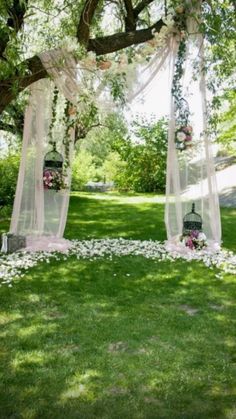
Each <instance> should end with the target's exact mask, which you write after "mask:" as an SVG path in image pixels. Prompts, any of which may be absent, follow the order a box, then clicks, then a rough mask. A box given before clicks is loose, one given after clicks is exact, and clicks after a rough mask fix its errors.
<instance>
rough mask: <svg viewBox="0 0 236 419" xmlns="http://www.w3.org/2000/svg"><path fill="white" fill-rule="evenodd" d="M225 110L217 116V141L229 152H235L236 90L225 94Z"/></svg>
mask: <svg viewBox="0 0 236 419" xmlns="http://www.w3.org/2000/svg"><path fill="white" fill-rule="evenodd" d="M225 99H226V101H227V110H226V111H225V112H222V114H221V115H220V118H219V131H220V133H219V136H218V139H217V140H218V142H219V143H220V144H221V145H222V146H223V147H224V148H225V149H226V150H227V151H229V152H230V153H232V154H235V153H236V91H235V90H231V91H229V92H227V94H226V95H225Z"/></svg>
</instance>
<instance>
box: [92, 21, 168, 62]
mask: <svg viewBox="0 0 236 419" xmlns="http://www.w3.org/2000/svg"><path fill="white" fill-rule="evenodd" d="M163 26H164V22H163V21H162V20H159V21H158V22H157V23H155V24H154V25H152V26H151V27H150V28H147V29H140V30H137V31H132V32H121V33H116V34H114V35H109V36H104V37H101V38H95V39H90V40H89V43H88V51H94V52H95V53H96V54H97V55H103V54H109V53H111V52H115V51H119V50H120V49H123V48H127V47H129V46H131V45H137V44H141V43H143V42H146V41H149V40H151V39H152V38H153V34H152V30H153V29H155V30H156V31H157V32H159V31H160V29H161V28H162V27H163Z"/></svg>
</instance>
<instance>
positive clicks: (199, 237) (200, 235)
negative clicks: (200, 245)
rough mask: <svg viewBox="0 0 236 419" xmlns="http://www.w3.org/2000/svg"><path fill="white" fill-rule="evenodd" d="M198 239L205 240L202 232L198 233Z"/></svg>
mask: <svg viewBox="0 0 236 419" xmlns="http://www.w3.org/2000/svg"><path fill="white" fill-rule="evenodd" d="M198 240H200V241H204V240H206V235H205V234H204V233H199V235H198Z"/></svg>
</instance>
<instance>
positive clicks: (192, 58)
mask: <svg viewBox="0 0 236 419" xmlns="http://www.w3.org/2000/svg"><path fill="white" fill-rule="evenodd" d="M188 42H189V44H188V53H187V61H186V63H185V66H186V68H185V75H184V77H183V92H184V94H185V98H186V100H187V101H188V104H189V110H190V117H189V124H190V125H191V126H192V128H193V141H192V146H191V147H189V148H187V149H186V150H184V151H180V150H178V149H176V145H175V131H176V128H177V127H176V119H175V117H176V109H175V104H174V98H173V97H172V98H171V104H170V121H169V132H168V158H167V177H166V208H165V224H166V230H167V237H168V242H169V245H170V248H171V249H172V250H177V249H178V248H179V237H180V236H181V234H182V231H183V218H184V216H185V215H186V214H187V213H188V212H190V211H191V207H192V203H194V204H195V211H196V212H197V213H199V214H200V215H201V217H202V221H203V232H204V233H205V235H206V237H207V242H208V248H209V249H218V248H219V245H220V243H221V220H220V209H219V199H218V191H217V183H216V175H215V168H214V158H213V153H212V144H211V140H210V137H209V135H208V132H207V98H206V81H205V74H204V42H203V38H202V36H201V35H200V34H199V35H194V36H192V37H191V36H190V37H189V41H188ZM175 49H176V48H175ZM175 55H176V54H175V53H174V51H173V57H174V56H175ZM196 70H197V71H196ZM194 73H195V74H196V76H197V77H196V79H195V78H193V74H194Z"/></svg>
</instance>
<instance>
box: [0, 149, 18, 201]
mask: <svg viewBox="0 0 236 419" xmlns="http://www.w3.org/2000/svg"><path fill="white" fill-rule="evenodd" d="M19 163H20V157H19V155H9V156H7V157H2V158H1V159H0V179H1V181H0V208H1V207H3V206H10V205H12V204H13V200H14V196H15V189H16V182H17V176H18V170H19Z"/></svg>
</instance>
